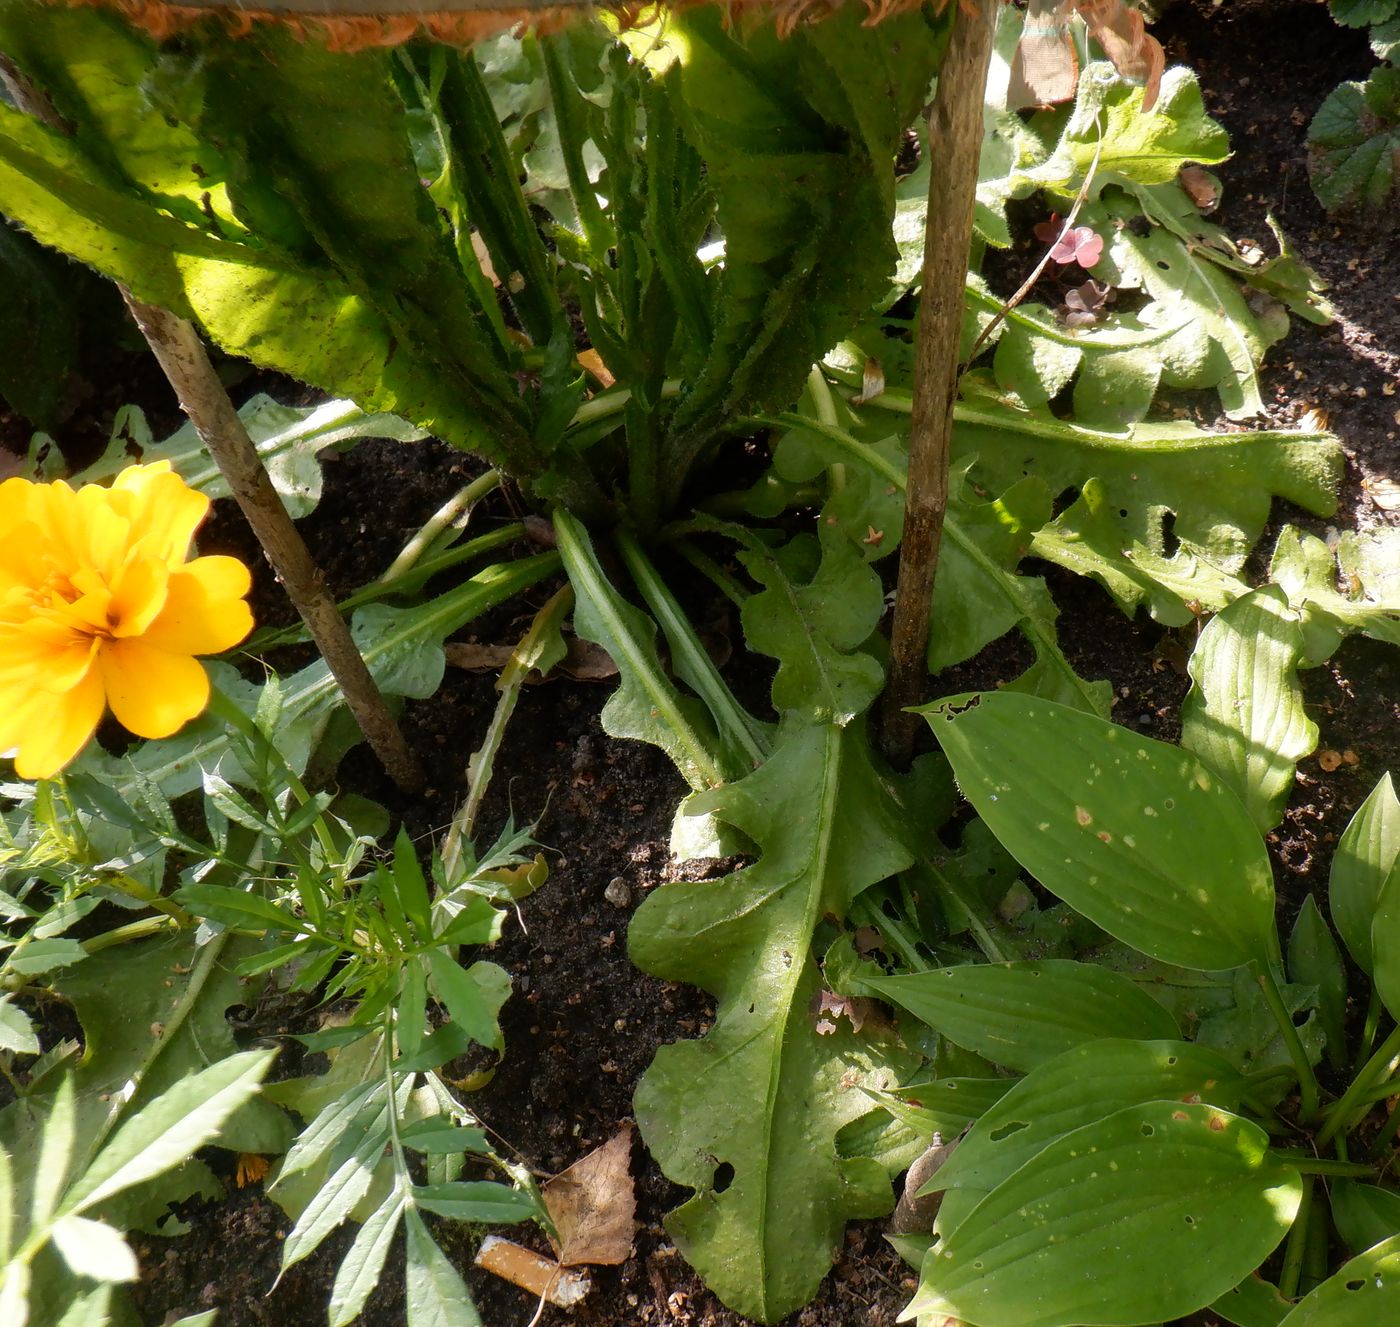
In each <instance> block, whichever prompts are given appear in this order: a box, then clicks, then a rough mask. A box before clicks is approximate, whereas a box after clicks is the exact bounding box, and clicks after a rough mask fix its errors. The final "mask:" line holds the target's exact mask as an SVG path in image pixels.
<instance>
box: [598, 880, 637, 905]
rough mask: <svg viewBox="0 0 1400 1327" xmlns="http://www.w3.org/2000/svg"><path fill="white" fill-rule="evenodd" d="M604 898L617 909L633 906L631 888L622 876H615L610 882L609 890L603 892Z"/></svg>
mask: <svg viewBox="0 0 1400 1327" xmlns="http://www.w3.org/2000/svg"><path fill="white" fill-rule="evenodd" d="M603 897H604V898H605V899H607V901H608V902H609V903H611V904H612V905H613V907H615V908H629V907H631V906H632V890H631V887H630V886H629V885H628V883H627V881H625V880H624V879H623V878H622V877H621V876H620V875H615V876H613V878H612V879H611V880H609V881H608V885H607V888H606V889H604V890H603Z"/></svg>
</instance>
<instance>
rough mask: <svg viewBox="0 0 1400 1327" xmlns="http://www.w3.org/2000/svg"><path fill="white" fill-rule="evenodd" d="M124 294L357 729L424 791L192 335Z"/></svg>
mask: <svg viewBox="0 0 1400 1327" xmlns="http://www.w3.org/2000/svg"><path fill="white" fill-rule="evenodd" d="M122 295H123V297H124V298H125V300H126V303H127V307H128V308H129V309H130V310H131V313H132V316H133V317H134V318H135V319H136V325H137V326H138V327H139V328H140V329H141V333H142V335H143V336H144V337H145V338H146V341H147V342H148V344H149V345H150V347H151V350H152V351H153V352H154V354H155V357H156V359H157V360H159V361H160V366H161V368H162V369H164V370H165V376H166V377H167V378H168V379H169V380H170V385H171V386H172V387H173V388H174V389H175V395H176V396H177V397H178V398H179V401H180V406H181V408H182V409H183V410H184V412H185V413H186V414H187V415H188V416H189V418H190V422H191V423H192V424H193V425H194V427H195V430H196V432H197V433H198V434H199V437H200V441H202V442H203V443H204V445H205V446H206V447H207V448H208V449H209V454H210V455H211V456H212V457H213V458H214V461H215V464H217V465H218V467H219V469H220V470H221V471H222V472H223V476H224V478H225V479H226V480H227V481H228V486H229V490H230V492H231V493H232V494H233V496H234V498H235V500H236V501H237V502H238V505H239V507H240V508H241V509H242V511H243V515H244V516H245V517H246V518H247V521H248V524H249V525H250V526H251V527H252V529H253V533H254V534H255V535H256V536H257V539H258V542H259V543H260V544H261V545H262V548H263V552H264V553H265V554H266V555H267V560H268V561H269V562H270V563H271V564H272V567H273V570H274V571H276V573H277V578H278V580H280V581H281V582H282V585H283V588H285V590H286V591H287V597H288V598H289V599H290V600H291V601H292V603H293V604H294V605H295V606H296V610H297V612H299V613H300V614H301V616H302V620H303V621H304V622H305V623H306V626H307V630H309V631H310V632H311V638H312V640H314V641H315V642H316V647H317V649H319V650H320V651H321V655H322V657H323V658H324V659H325V661H326V664H327V665H328V666H329V668H330V670H331V673H332V675H333V676H334V677H335V680H336V682H338V683H339V685H340V689H341V691H342V692H343V693H344V695H345V701H346V704H347V705H348V706H349V707H350V712H351V713H352V714H353V715H354V716H355V720H356V722H357V723H358V724H359V725H360V731H361V732H363V733H364V735H365V738H366V740H367V741H368V742H369V744H370V746H371V747H372V748H373V749H374V753H375V755H377V756H378V757H379V759H380V760H381V761H382V762H383V764H384V768H385V769H386V770H387V771H388V772H389V775H390V777H391V778H392V779H393V780H394V782H395V783H397V784H398V785H399V787H400V788H402V789H404V790H405V791H407V792H411V791H415V790H417V789H420V788H422V787H423V783H424V779H423V771H422V769H421V768H420V767H419V765H418V762H417V760H416V759H415V758H414V756H413V753H412V752H411V751H410V750H409V749H408V743H407V742H405V741H404V737H403V733H401V732H400V731H399V727H398V725H397V724H396V723H395V722H394V718H393V716H392V715H391V714H390V713H389V709H388V706H387V705H385V703H384V697H383V696H382V695H381V694H380V691H379V687H378V685H377V684H376V683H375V680H374V678H373V676H372V675H371V674H370V671H369V668H368V667H367V666H366V664H365V661H364V658H363V656H362V655H361V654H360V652H359V650H358V649H357V648H356V645H355V642H354V640H353V639H352V638H351V635H350V629H349V628H348V627H347V626H346V625H345V622H344V620H343V619H342V618H341V616H340V613H339V612H338V611H337V609H336V606H335V601H334V600H333V599H332V598H331V596H330V594H329V593H328V592H327V590H326V582H325V576H324V575H323V574H322V572H321V569H320V568H319V567H318V566H317V565H316V563H315V562H314V561H313V560H312V558H311V554H310V552H309V551H308V550H307V547H306V544H305V542H304V541H303V539H302V537H301V534H300V532H299V531H298V530H297V528H296V526H295V525H293V524H292V519H291V517H290V516H288V515H287V509H286V508H285V507H284V506H283V505H282V501H281V499H280V498H279V497H278V496H277V490H276V489H275V488H273V486H272V480H271V479H269V478H268V474H267V470H266V469H265V468H264V466H263V463H262V458H261V457H260V456H259V455H258V450H257V448H256V447H255V446H254V445H253V442H252V439H251V438H249V436H248V430H247V429H246V428H245V427H244V426H243V421H242V420H241V419H239V417H238V412H237V411H236V410H235V409H234V408H233V402H232V401H230V400H229V398H228V393H227V392H225V391H224V387H223V384H222V383H221V382H220V381H219V379H218V376H217V375H216V374H215V372H214V368H213V366H212V365H211V364H210V363H209V356H208V355H207V354H205V351H204V346H203V344H202V343H201V342H200V339H199V336H198V334H197V333H196V332H195V330H194V328H193V327H192V326H191V325H190V324H189V323H188V322H186V321H185V320H184V319H183V318H180V317H177V316H176V315H175V314H173V313H170V312H169V311H168V310H166V309H161V308H157V307H156V306H155V305H153V304H145V303H143V302H142V301H141V300H138V299H137V298H136V297H135V296H134V295H132V294H131V292H130V291H128V290H125V289H123V290H122Z"/></svg>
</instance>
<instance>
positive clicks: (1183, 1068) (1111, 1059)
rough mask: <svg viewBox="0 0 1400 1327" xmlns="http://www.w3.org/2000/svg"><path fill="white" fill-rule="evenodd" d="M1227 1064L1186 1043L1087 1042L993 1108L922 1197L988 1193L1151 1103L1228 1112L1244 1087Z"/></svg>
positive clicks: (1040, 1067) (1019, 1085) (1050, 1063)
mask: <svg viewBox="0 0 1400 1327" xmlns="http://www.w3.org/2000/svg"><path fill="white" fill-rule="evenodd" d="M1246 1086H1247V1085H1246V1083H1245V1081H1244V1079H1243V1078H1242V1077H1241V1076H1240V1075H1239V1074H1238V1073H1237V1072H1236V1071H1235V1070H1234V1069H1233V1068H1232V1067H1231V1065H1230V1063H1229V1061H1228V1060H1226V1059H1225V1058H1224V1057H1223V1056H1221V1055H1217V1054H1216V1053H1215V1052H1214V1051H1209V1050H1205V1049H1203V1048H1201V1047H1198V1046H1192V1045H1191V1044H1190V1043H1189V1042H1183V1041H1151V1040H1141V1041H1125V1040H1117V1039H1115V1040H1103V1041H1091V1042H1087V1043H1084V1044H1082V1045H1079V1046H1076V1047H1075V1048H1074V1049H1072V1050H1068V1051H1065V1052H1064V1053H1063V1054H1061V1055H1057V1056H1056V1057H1055V1058H1054V1059H1052V1060H1046V1061H1044V1062H1043V1063H1041V1064H1040V1065H1038V1066H1037V1067H1036V1068H1034V1069H1032V1070H1031V1072H1030V1073H1029V1074H1027V1075H1026V1077H1025V1078H1022V1079H1021V1080H1020V1081H1018V1082H1017V1083H1015V1084H1014V1085H1013V1086H1012V1088H1011V1090H1010V1091H1009V1092H1007V1093H1006V1095H1005V1096H1003V1097H1002V1098H1001V1100H1000V1101H998V1102H996V1103H995V1104H994V1105H993V1106H991V1107H990V1108H989V1109H988V1110H987V1112H986V1114H984V1115H983V1116H982V1117H981V1118H980V1119H979V1120H978V1121H977V1123H976V1124H974V1125H973V1126H972V1131H971V1132H970V1133H969V1134H968V1135H967V1137H966V1138H964V1139H963V1140H962V1141H961V1142H960V1143H959V1144H958V1146H957V1150H956V1151H954V1153H953V1155H952V1156H951V1157H949V1158H948V1160H947V1161H945V1162H944V1163H943V1165H942V1166H941V1167H940V1168H939V1170H938V1172H937V1173H936V1174H935V1175H934V1177H933V1179H932V1180H931V1181H930V1182H929V1184H928V1185H927V1186H926V1188H925V1190H924V1191H925V1192H933V1191H934V1190H937V1189H977V1190H981V1191H983V1192H989V1191H990V1190H992V1189H994V1188H996V1186H997V1185H998V1184H1000V1183H1001V1182H1002V1181H1003V1180H1005V1179H1007V1178H1008V1177H1009V1176H1010V1175H1012V1174H1013V1173H1014V1172H1015V1171H1017V1170H1019V1169H1020V1168H1021V1167H1022V1166H1023V1165H1024V1164H1025V1163H1026V1162H1028V1161H1030V1160H1031V1158H1032V1157H1034V1156H1035V1155H1036V1154H1037V1153H1039V1152H1040V1151H1041V1150H1043V1149H1044V1148H1045V1147H1047V1146H1048V1145H1049V1144H1050V1143H1052V1142H1054V1141H1055V1140H1056V1139H1057V1138H1059V1137H1061V1136H1062V1135H1064V1134H1067V1133H1071V1132H1073V1131H1074V1130H1075V1129H1081V1128H1083V1127H1085V1126H1086V1125H1090V1124H1093V1123H1095V1121H1097V1120H1101V1119H1103V1118H1104V1116H1106V1115H1112V1114H1113V1113H1114V1112H1115V1111H1118V1110H1123V1109H1126V1108H1127V1107H1129V1106H1138V1105H1142V1104H1144V1103H1146V1102H1149V1101H1204V1102H1207V1103H1208V1104H1210V1105H1212V1106H1219V1107H1221V1108H1222V1109H1225V1110H1232V1109H1234V1108H1236V1107H1237V1106H1238V1105H1239V1101H1240V1095H1241V1093H1242V1092H1243V1091H1244V1090H1245V1088H1246Z"/></svg>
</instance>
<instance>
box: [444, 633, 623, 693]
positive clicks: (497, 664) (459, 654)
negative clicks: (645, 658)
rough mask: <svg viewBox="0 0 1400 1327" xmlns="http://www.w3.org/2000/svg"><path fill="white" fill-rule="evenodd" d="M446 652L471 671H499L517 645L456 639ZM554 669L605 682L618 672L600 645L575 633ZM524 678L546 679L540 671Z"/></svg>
mask: <svg viewBox="0 0 1400 1327" xmlns="http://www.w3.org/2000/svg"><path fill="white" fill-rule="evenodd" d="M443 652H444V653H445V654H446V655H447V662H448V663H450V664H451V665H452V666H453V667H454V668H465V669H466V670H467V671H468V672H469V673H498V672H500V670H501V669H502V668H504V667H505V666H506V664H508V663H509V662H510V659H511V655H512V654H514V653H515V646H514V645H483V644H480V643H476V642H462V641H457V642H454V643H452V644H449V645H447V646H445V647H444V650H443ZM553 672H556V673H563V674H564V675H565V676H567V677H571V678H573V679H574V681H576V682H606V681H607V680H608V679H609V678H613V677H616V676H617V665H616V664H615V663H613V661H612V657H611V656H610V655H609V654H608V652H607V651H606V650H605V649H603V647H602V646H601V645H594V644H593V643H592V642H591V641H585V640H579V639H578V638H577V637H574V639H572V640H571V641H569V647H568V651H567V653H566V654H565V655H564V657H563V659H561V660H560V661H559V663H558V664H556V665H555V667H554V669H553ZM525 680H526V682H527V683H533V682H539V681H542V680H543V679H542V678H541V677H540V676H539V674H538V673H531V674H530V676H529V677H528V678H526V679H525Z"/></svg>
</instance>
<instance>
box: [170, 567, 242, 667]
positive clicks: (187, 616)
mask: <svg viewBox="0 0 1400 1327" xmlns="http://www.w3.org/2000/svg"><path fill="white" fill-rule="evenodd" d="M250 584H251V578H250V577H249V575H248V568H247V567H245V566H244V565H243V564H242V563H241V562H239V561H238V559H237V558H227V557H207V558H195V560H194V561H193V562H187V563H186V564H185V565H184V566H183V567H181V568H180V569H179V570H178V571H176V572H173V573H172V574H171V577H170V585H169V588H168V589H167V591H166V598H165V607H164V608H163V609H162V610H161V614H160V616H159V617H157V618H156V619H155V621H154V622H152V623H151V625H150V626H149V627H148V628H147V629H146V632H145V636H144V639H145V640H147V641H149V642H150V643H151V644H152V645H154V646H156V647H157V648H159V649H162V650H169V651H170V652H171V653H172V654H220V653H222V652H223V651H224V650H231V649H232V648H233V647H234V646H235V645H237V644H238V642H239V641H241V640H242V639H244V637H245V636H247V635H248V633H249V632H250V631H252V629H253V614H252V612H251V611H250V610H249V608H248V605H247V604H246V603H244V602H243V596H244V595H245V594H247V593H248V589H249V586H250Z"/></svg>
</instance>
